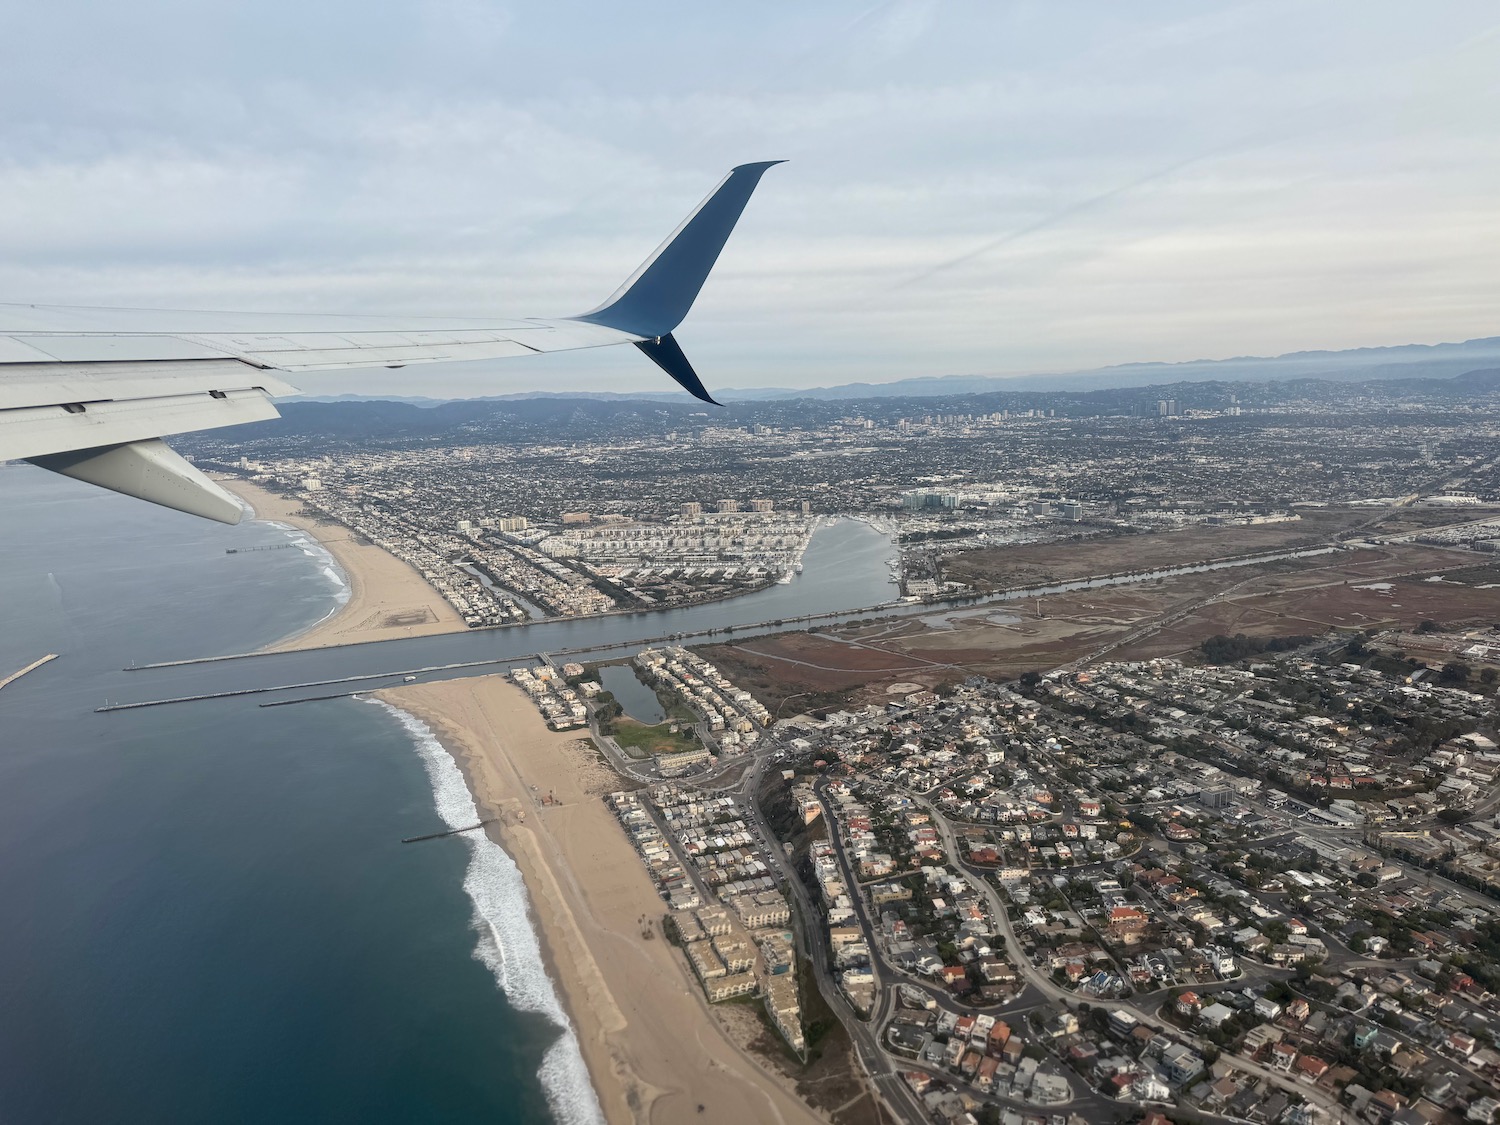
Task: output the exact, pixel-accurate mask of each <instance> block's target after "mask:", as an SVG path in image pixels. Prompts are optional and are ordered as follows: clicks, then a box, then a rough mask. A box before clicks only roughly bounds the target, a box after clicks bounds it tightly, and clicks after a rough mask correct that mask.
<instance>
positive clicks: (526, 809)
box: [376, 676, 825, 1125]
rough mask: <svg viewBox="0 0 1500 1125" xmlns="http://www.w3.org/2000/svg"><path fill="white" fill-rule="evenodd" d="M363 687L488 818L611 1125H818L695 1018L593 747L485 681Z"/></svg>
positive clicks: (711, 1022)
mask: <svg viewBox="0 0 1500 1125" xmlns="http://www.w3.org/2000/svg"><path fill="white" fill-rule="evenodd" d="M376 694H377V698H379V699H380V700H381V701H382V702H384V703H386V704H388V705H390V706H391V707H394V708H396V709H398V710H399V711H401V712H404V713H405V714H407V715H410V716H412V717H413V718H415V719H417V720H418V721H420V722H421V723H423V724H424V725H425V726H426V727H427V728H428V729H429V730H431V732H432V733H433V735H434V737H435V738H436V739H437V741H438V742H439V743H440V744H441V745H442V747H443V748H444V749H445V750H446V751H447V752H448V754H449V755H450V756H451V757H452V759H453V761H454V762H455V763H456V764H457V765H458V767H459V769H460V771H461V772H462V774H463V777H464V781H465V783H466V784H467V786H468V789H469V793H470V795H471V796H472V798H473V801H474V805H475V808H476V809H477V810H478V812H479V814H480V817H481V818H488V817H496V818H497V819H496V821H495V822H494V823H492V824H490V825H489V826H488V827H487V828H486V833H487V834H488V836H489V838H490V839H491V840H493V841H494V842H495V843H496V844H498V845H499V846H500V847H501V848H502V849H503V850H504V851H505V852H506V853H507V854H508V855H509V856H510V857H511V859H512V860H513V861H514V863H515V864H516V866H517V867H518V868H519V870H520V872H521V876H522V880H523V882H524V883H525V886H526V892H527V899H528V910H529V913H530V915H531V917H532V919H533V920H534V922H535V929H536V931H537V937H538V940H539V943H540V947H541V950H542V954H543V958H544V960H545V962H546V966H547V972H548V975H549V977H550V979H551V981H552V982H553V984H554V986H555V987H556V989H557V991H558V993H559V998H560V1000H561V1002H562V1004H563V1007H564V1009H565V1010H566V1012H567V1013H568V1018H569V1019H570V1021H571V1022H572V1025H573V1030H574V1033H575V1034H576V1035H577V1038H578V1043H579V1049H580V1052H581V1054H582V1056H583V1059H584V1062H585V1064H586V1065H587V1068H588V1071H589V1075H590V1077H591V1080H592V1082H593V1086H594V1090H595V1093H596V1095H597V1097H598V1099H599V1103H600V1107H601V1108H602V1110H603V1112H604V1115H605V1118H606V1120H607V1121H609V1122H610V1123H611V1125H615V1123H625V1122H630V1123H637V1122H652V1123H662V1125H675V1123H678V1122H684V1123H685V1122H690V1121H691V1122H702V1121H704V1120H712V1121H722V1122H726V1123H728V1125H740V1123H743V1125H753V1123H756V1122H761V1121H779V1122H782V1123H783V1125H792V1123H795V1122H808V1123H811V1122H817V1121H823V1120H825V1118H824V1117H823V1116H822V1115H820V1114H818V1113H816V1112H815V1111H813V1110H812V1109H811V1108H809V1107H808V1106H807V1105H806V1104H805V1103H804V1102H802V1101H801V1100H800V1099H798V1098H797V1097H796V1095H795V1094H794V1093H793V1092H792V1091H791V1090H790V1089H789V1088H788V1086H787V1085H786V1083H785V1082H784V1080H778V1079H777V1078H776V1077H774V1076H772V1075H771V1074H770V1073H768V1072H767V1071H766V1070H765V1069H764V1068H763V1066H762V1065H761V1064H760V1063H759V1062H758V1061H756V1060H754V1059H753V1058H751V1057H749V1056H748V1055H747V1054H746V1053H745V1051H744V1050H743V1049H742V1048H740V1047H739V1046H737V1045H736V1044H735V1043H734V1042H733V1041H732V1040H731V1039H730V1038H729V1036H728V1035H727V1034H726V1032H725V1030H724V1028H723V1027H721V1026H720V1024H719V1022H718V1021H717V1020H716V1019H715V1017H714V1015H713V1013H712V1012H711V1011H710V1010H709V1009H708V1005H707V1002H706V1000H705V999H704V998H703V996H702V990H701V989H700V988H698V986H697V983H696V982H695V981H693V980H692V979H691V978H690V977H689V976H688V973H687V969H686V962H685V961H684V960H683V958H682V956H681V954H680V952H679V951H677V950H676V949H675V948H674V947H673V946H672V945H671V944H670V943H669V942H668V941H667V940H666V938H665V936H664V934H663V933H662V927H661V919H662V917H663V915H664V914H665V912H666V907H665V905H664V904H663V902H662V900H661V898H660V897H659V896H658V894H657V893H656V889H655V887H654V885H653V884H652V883H651V881H650V879H649V877H648V876H647V875H646V872H645V868H644V866H643V865H642V864H641V862H640V859H639V857H638V856H637V855H636V854H635V851H634V849H633V848H632V847H631V846H630V843H629V841H628V839H627V838H626V836H625V834H624V832H623V830H622V829H621V828H620V826H619V823H618V822H617V821H616V820H615V818H614V815H613V814H612V813H611V812H610V810H609V809H608V807H607V806H606V805H605V803H604V802H603V800H602V799H601V798H602V796H603V795H604V794H605V793H607V792H611V791H614V790H617V789H621V788H626V787H627V786H628V785H629V783H627V782H626V781H625V780H624V779H622V778H620V777H619V775H618V774H616V773H615V772H614V771H613V770H612V769H610V768H609V766H608V765H607V764H606V763H604V762H603V760H602V759H600V758H599V756H598V751H597V749H596V748H594V747H593V745H592V743H590V742H588V741H587V740H580V739H579V738H578V737H577V736H576V735H575V734H572V733H567V734H559V733H556V732H553V731H551V730H549V729H548V728H547V727H546V725H545V723H544V722H543V720H542V718H541V716H540V714H538V713H537V711H536V709H535V707H534V706H532V704H531V702H530V700H529V699H528V698H527V697H526V696H525V694H524V693H523V692H521V691H520V690H519V689H518V688H516V687H515V686H514V685H513V684H511V683H509V682H508V681H506V680H505V679H504V678H502V677H500V676H486V677H478V678H474V679H465V680H451V681H444V682H440V683H428V684H413V685H408V686H402V687H399V688H392V689H388V690H385V691H381V692H378V693H376ZM544 797H547V798H551V799H552V801H553V802H554V803H550V804H548V803H543V798H544ZM648 935H649V936H648ZM700 1107H702V1108H700Z"/></svg>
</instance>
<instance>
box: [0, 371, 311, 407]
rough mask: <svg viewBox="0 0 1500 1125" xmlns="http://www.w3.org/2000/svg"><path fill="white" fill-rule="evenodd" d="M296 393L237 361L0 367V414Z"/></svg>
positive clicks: (263, 373) (292, 389)
mask: <svg viewBox="0 0 1500 1125" xmlns="http://www.w3.org/2000/svg"><path fill="white" fill-rule="evenodd" d="M255 388H258V389H260V390H263V391H265V392H266V393H267V394H271V395H294V394H296V393H297V388H296V387H293V386H292V385H291V384H289V383H286V382H284V381H283V380H281V379H278V378H276V376H274V375H271V374H269V373H268V372H265V371H262V370H260V369H259V368H255V367H251V366H250V365H249V364H245V363H241V362H240V361H239V360H237V359H211V360H203V361H198V362H181V361H168V362H165V363H15V364H5V363H0V411H4V410H14V409H17V408H19V407H25V406H58V405H61V404H62V403H75V402H76V403H90V402H106V401H120V400H124V399H146V398H174V397H177V396H180V395H190V394H195V393H199V392H204V391H225V392H228V391H242V390H251V389H255Z"/></svg>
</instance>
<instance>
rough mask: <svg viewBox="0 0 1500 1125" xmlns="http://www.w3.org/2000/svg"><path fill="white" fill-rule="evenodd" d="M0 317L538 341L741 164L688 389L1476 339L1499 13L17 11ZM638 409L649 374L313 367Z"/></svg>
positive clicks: (245, 6)
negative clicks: (205, 317) (250, 322)
mask: <svg viewBox="0 0 1500 1125" xmlns="http://www.w3.org/2000/svg"><path fill="white" fill-rule="evenodd" d="M5 12H6V15H5V32H6V33H5V35H4V36H3V38H0V105H3V107H4V113H3V114H0V300H5V301H37V302H55V303H67V304H105V305H126V306H146V307H176V308H225V309H245V310H256V311H278V310H286V311H320V312H358V313H377V314H392V315H397V314H400V313H403V312H407V313H412V314H423V315H445V314H453V315H464V316H485V315H491V314H493V315H497V316H506V317H514V316H527V315H537V316H555V315H567V314H570V313H574V312H579V311H582V310H584V309H587V308H589V307H592V306H593V305H595V304H597V303H598V302H599V301H600V300H601V299H602V298H603V297H605V296H607V295H608V294H609V293H610V292H611V291H612V290H613V289H614V288H615V286H616V285H617V284H618V283H619V282H620V281H622V280H623V279H624V278H625V277H626V276H627V275H628V274H629V273H630V271H631V270H632V269H633V268H634V267H635V266H636V264H637V263H638V262H639V261H640V260H641V259H642V258H644V257H645V256H646V255H647V254H648V253H649V252H650V251H651V250H652V248H653V247H654V246H655V245H656V243H657V242H659V241H660V240H661V238H663V237H664V236H665V235H666V234H667V232H669V231H670V230H671V229H672V227H673V226H674V225H675V224H676V223H677V222H678V221H679V220H680V219H681V218H682V216H683V215H684V214H686V212H687V211H688V210H689V209H690V208H692V207H693V206H694V205H695V204H696V203H697V201H698V200H699V199H700V198H701V197H702V196H703V195H704V194H705V193H706V192H707V191H708V189H709V188H710V187H712V186H713V184H714V183H715V182H716V181H717V180H718V179H719V178H720V177H721V176H722V174H723V173H724V172H725V171H726V170H727V169H728V168H729V167H730V166H731V165H733V164H737V163H742V162H745V161H751V160H763V159H777V158H786V159H789V160H790V161H791V163H789V164H787V165H786V166H784V167H780V168H776V169H774V170H773V171H772V172H770V173H769V174H768V175H767V176H766V178H765V180H764V181H763V182H762V185H761V188H760V190H759V192H758V193H757V195H756V197H755V198H754V199H753V200H752V201H751V204H750V207H749V209H748V210H747V212H746V214H745V217H744V219H743V220H742V221H741V224H740V228H739V229H738V230H737V231H736V233H735V235H734V237H733V238H732V239H731V240H730V243H729V247H728V249H727V250H726V251H725V254H724V256H723V258H722V259H721V260H720V264H719V267H718V269H717V270H716V271H715V273H714V275H713V276H712V277H711V278H710V280H709V283H708V286H707V288H706V289H705V291H704V293H703V296H702V298H701V299H700V300H699V302H698V305H697V307H696V308H695V309H694V311H693V313H692V314H691V315H690V317H689V318H688V320H687V322H686V323H685V324H684V325H683V327H682V328H681V329H680V330H679V332H678V336H679V338H680V340H681V341H682V343H683V346H684V349H685V350H686V351H687V353H688V355H689V356H690V357H692V359H693V360H694V362H695V363H696V364H697V366H698V368H699V370H700V372H701V373H702V374H703V376H704V378H705V381H706V382H707V383H708V384H709V386H710V387H729V386H738V387H749V386H816V385H830V384H834V383H841V382H849V381H854V380H867V381H885V380H890V379H897V378H903V377H908V376H917V375H945V374H970V373H996V374H1003V373H1022V372H1039V371H1066V370H1075V369H1079V368H1086V367H1092V366H1098V365H1102V364H1108V363H1120V362H1129V361H1136V360H1182V359H1192V358H1200V357H1210V358H1217V357H1224V356H1231V355H1244V354H1257V355H1265V354H1276V353H1281V352H1287V351H1293V350H1299V349H1306V348H1344V347H1354V346H1364V345H1379V344H1398V343H1409V342H1426V343H1432V342H1437V341H1443V340H1461V339H1467V338H1472V337H1476V336H1492V335H1500V268H1497V263H1500V9H1497V8H1496V6H1495V4H1494V3H1493V0H1473V2H1459V0H1454V2H1444V0H1430V2H1428V3H1425V4H1422V5H1420V6H1417V5H1413V4H1411V3H1409V2H1406V0H1350V2H1336V0H1317V2H1307V0H1303V2H1299V3H1291V2H1254V3H1214V2H1211V0H1182V2H1155V0H1139V2H1134V3H1120V2H1118V0H1096V2H1083V0H1079V2H1059V0H1032V2H1018V3H1012V2H1006V0H974V2H966V0H891V2H890V3H885V4H871V3H868V2H861V0H849V2H828V3H813V2H808V0H798V2H787V3H779V2H778V3H771V2H761V3H753V4H735V5H720V4H705V3H702V2H701V0H698V2H693V3H688V2H684V3H666V2H654V0H635V2H633V3H631V4H628V5H627V4H609V3H603V2H593V3H585V2H579V0H552V2H550V3H545V4H542V3H535V2H533V3H529V4H519V3H516V4H508V3H496V2H490V0H380V2H379V3H373V4H372V3H369V2H368V0H357V2H356V0H255V2H254V3H242V2H238V0H223V2H216V3H209V4H205V3H203V2H202V0H132V2H131V3H129V4H118V3H113V4H111V3H104V2H102V0H96V2H94V3H77V2H70V0H53V2H49V3H31V4H22V3H20V0H9V2H8V3H7V4H6V5H5ZM300 382H301V384H302V385H303V386H304V387H307V388H308V389H309V390H315V391H318V392H324V393H327V392H336V391H337V390H341V389H342V390H349V391H357V392H361V393H369V392H373V391H382V392H397V393H408V394H433V395H448V394H485V393H504V392H508V391H514V390H526V389H537V388H539V387H546V388H549V389H568V390H584V389H610V390H620V391H624V390H632V389H638V388H643V387H648V386H650V387H656V386H661V385H664V380H663V377H661V376H659V375H658V374H657V373H655V371H654V369H652V368H651V367H650V366H649V364H648V363H647V362H646V360H645V359H644V358H643V357H641V356H639V355H637V354H635V352H634V350H633V349H609V350H607V351H605V352H597V353H594V352H584V353H574V354H571V355H562V356H554V357H550V358H548V359H546V360H525V361H514V362H507V363H492V364H486V365H457V366H453V367H444V366H438V367H426V368H408V369H406V370H403V371H401V372H380V373H378V374H366V373H359V374H353V375H347V376H340V377H336V378H335V377H329V376H323V377H319V378H315V379H314V378H307V377H302V378H300Z"/></svg>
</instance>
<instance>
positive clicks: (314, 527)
mask: <svg viewBox="0 0 1500 1125" xmlns="http://www.w3.org/2000/svg"><path fill="white" fill-rule="evenodd" d="M220 483H221V484H222V485H223V486H224V487H225V488H227V489H229V491H231V492H233V493H234V494H235V495H236V496H238V497H240V498H241V499H242V500H244V501H245V502H246V503H247V504H249V505H250V506H251V507H252V508H254V509H255V518H256V519H262V520H275V521H276V522H277V523H284V524H288V525H290V526H292V527H296V528H300V529H301V530H303V531H306V532H307V533H308V534H309V535H311V536H312V537H313V538H314V539H316V540H318V542H320V543H322V544H323V546H324V547H325V548H326V549H327V550H328V552H329V554H331V555H333V557H334V558H335V559H337V560H338V563H339V566H340V567H342V568H343V571H344V573H345V575H347V576H348V579H349V591H350V593H349V600H348V601H347V602H345V603H344V604H343V605H342V606H340V607H339V608H338V609H337V610H336V611H335V612H334V614H333V615H332V616H331V617H329V618H327V619H325V620H323V621H320V622H318V623H317V624H316V625H314V626H313V627H312V628H311V629H307V630H305V631H303V632H301V633H297V634H295V635H293V636H291V637H288V638H287V639H285V640H283V641H279V642H278V643H276V644H274V645H272V646H271V647H270V649H269V650H268V651H271V652H282V651H287V650H292V649H304V648H322V647H324V646H326V645H343V644H353V643H356V642H359V641H384V640H390V639H392V638H394V637H422V636H427V635H428V634H431V633H459V632H463V631H464V630H465V629H466V628H467V626H466V625H465V624H464V622H463V619H462V618H461V617H459V615H458V613H457V612H456V611H455V610H454V609H453V607H452V606H450V605H449V604H448V603H447V602H446V601H444V600H443V596H442V595H441V594H439V593H438V592H437V591H436V590H434V589H433V588H432V587H431V586H429V585H428V584H427V582H426V580H425V579H423V577H422V576H421V575H420V574H418V573H417V572H416V571H415V570H413V569H412V568H411V567H410V566H408V565H407V564H406V563H404V562H402V561H401V560H400V559H398V558H396V557H395V556H394V555H390V554H387V553H386V552H385V551H383V550H381V549H380V548H379V547H376V546H373V545H371V544H368V543H356V542H354V541H353V540H352V539H350V538H349V534H350V533H349V529H348V528H346V527H343V526H342V525H340V524H319V523H318V522H317V521H315V520H310V519H304V518H303V517H301V516H299V515H298V514H297V513H298V512H299V511H300V510H301V505H300V504H298V503H297V501H295V500H288V499H286V498H284V497H282V496H279V495H277V494H276V493H274V492H268V491H267V490H266V489H264V488H261V487H259V486H258V485H254V484H251V483H249V482H248V481H244V480H240V479H238V478H221V479H220Z"/></svg>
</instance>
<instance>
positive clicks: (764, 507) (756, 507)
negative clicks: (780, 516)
mask: <svg viewBox="0 0 1500 1125" xmlns="http://www.w3.org/2000/svg"><path fill="white" fill-rule="evenodd" d="M775 507H776V503H775V501H772V500H752V501H750V510H751V511H752V512H769V511H772V510H773V509H774V508H775Z"/></svg>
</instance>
